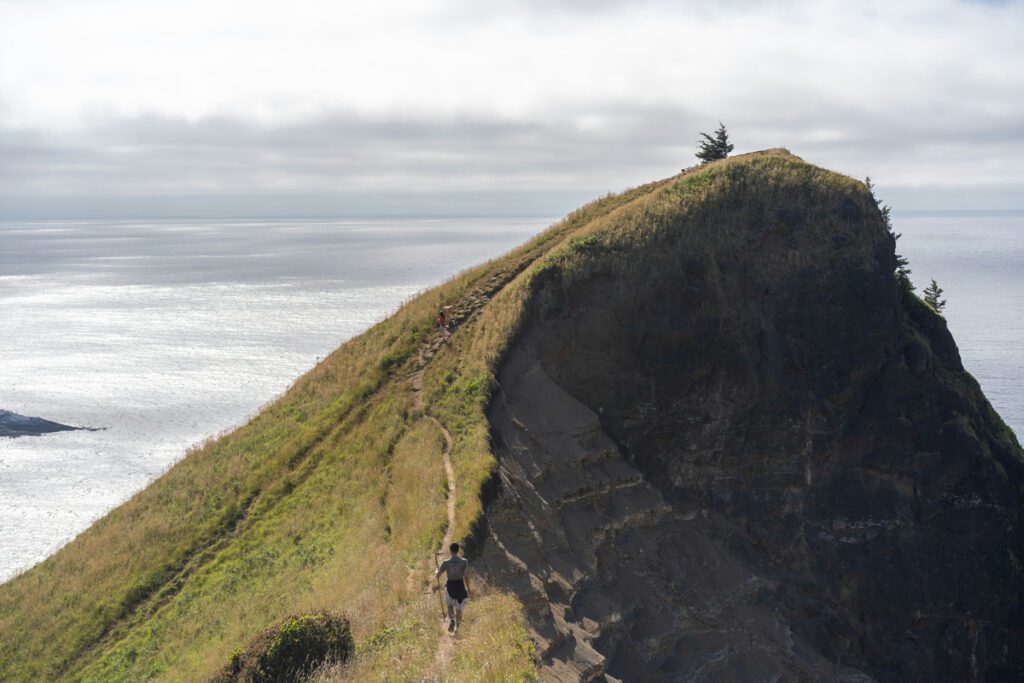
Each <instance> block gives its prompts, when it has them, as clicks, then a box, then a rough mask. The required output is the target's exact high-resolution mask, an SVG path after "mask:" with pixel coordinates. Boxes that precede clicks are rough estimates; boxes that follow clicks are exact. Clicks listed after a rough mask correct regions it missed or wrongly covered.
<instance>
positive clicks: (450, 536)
mask: <svg viewBox="0 0 1024 683" xmlns="http://www.w3.org/2000/svg"><path fill="white" fill-rule="evenodd" d="M527 263H528V261H524V262H521V263H519V264H517V265H516V266H515V267H512V268H508V269H503V270H499V271H497V272H495V273H493V274H492V275H491V276H490V277H489V278H487V279H486V280H485V281H484V282H483V283H481V284H480V285H478V286H476V287H474V288H473V289H472V290H470V291H469V292H468V293H467V294H466V296H465V297H463V298H462V299H460V300H459V301H458V302H457V303H455V304H452V305H450V306H446V307H445V313H446V315H447V318H448V329H447V332H442V331H440V330H438V331H437V332H436V333H434V334H432V335H431V336H430V338H429V339H428V340H427V341H426V342H425V343H424V344H423V346H422V347H421V348H420V350H419V353H418V354H417V356H416V359H415V361H414V362H413V366H412V372H411V373H410V375H409V384H410V386H411V388H412V391H413V392H414V393H415V396H416V402H415V405H416V408H417V410H419V411H421V412H423V414H424V416H425V417H426V418H427V419H428V420H430V421H431V422H432V423H433V424H434V425H435V426H436V427H437V428H438V430H439V431H440V432H441V434H442V436H444V448H443V449H442V452H441V457H442V458H443V459H444V471H445V477H446V478H447V480H448V496H447V526H446V528H445V532H444V538H443V539H442V541H441V550H440V554H441V555H442V556H444V554H445V552H446V551H447V548H448V546H449V545H451V543H452V542H453V540H454V535H455V504H456V500H457V496H458V491H457V489H456V484H455V469H454V467H453V466H452V461H451V457H450V453H451V449H452V443H453V438H452V434H451V432H449V431H448V429H447V428H446V427H445V426H444V424H442V423H441V421H440V420H438V419H437V418H436V417H434V416H433V415H430V414H429V413H428V412H427V407H426V401H425V400H424V397H423V374H424V372H425V371H426V368H427V365H428V364H429V363H430V361H431V359H433V357H434V356H436V355H437V354H438V353H439V352H440V351H441V350H442V349H443V348H444V347H445V346H446V345H447V344H448V343H450V341H451V338H452V336H453V335H454V334H456V333H457V332H458V330H459V329H460V328H461V327H462V326H463V325H464V324H465V323H466V322H468V321H469V320H470V319H471V318H472V317H473V316H474V315H475V314H476V313H478V312H479V311H480V310H481V309H482V308H483V307H484V306H485V305H487V302H488V301H490V299H491V297H492V296H493V295H494V294H495V293H496V292H498V291H499V290H501V288H502V287H504V286H505V285H507V284H508V283H509V282H510V281H511V280H512V278H514V277H515V276H516V275H518V274H519V273H520V272H521V271H522V269H523V268H524V267H525V266H526V264H527ZM436 558H437V556H436V555H435V557H433V558H431V560H433V561H436ZM433 561H428V562H427V563H426V566H427V572H428V576H429V578H428V583H427V585H428V586H429V588H428V590H427V592H426V599H428V600H430V601H432V602H433V601H437V605H436V607H435V609H442V608H441V603H440V600H439V599H438V598H437V597H435V596H434V592H435V590H434V589H435V587H437V588H438V590H441V589H440V586H439V584H438V583H437V582H436V581H435V580H434V578H433V576H432V574H433V572H434V568H435V567H436V565H435V564H434V562H433ZM443 625H446V620H445V619H444V612H443V610H442V628H443ZM457 642H458V639H457V638H456V637H450V636H448V635H447V634H445V635H443V636H442V637H441V638H440V640H439V642H438V647H437V654H436V656H435V659H434V669H433V676H432V680H435V681H441V680H444V672H445V671H446V670H447V668H448V665H449V663H450V662H451V660H452V656H453V655H454V652H455V648H456V646H457Z"/></svg>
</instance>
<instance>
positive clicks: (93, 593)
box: [0, 185, 657, 681]
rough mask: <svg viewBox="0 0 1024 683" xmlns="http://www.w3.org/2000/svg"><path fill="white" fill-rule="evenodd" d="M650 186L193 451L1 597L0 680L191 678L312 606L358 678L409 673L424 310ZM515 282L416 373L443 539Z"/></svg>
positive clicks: (428, 652) (472, 470)
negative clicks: (446, 471) (385, 667)
mask: <svg viewBox="0 0 1024 683" xmlns="http://www.w3.org/2000/svg"><path fill="white" fill-rule="evenodd" d="M656 187H657V185H651V186H646V187H644V188H638V189H636V190H633V191H630V192H627V193H624V194H622V195H614V196H609V197H606V198H604V199H601V200H598V201H596V202H594V203H592V204H590V205H587V206H586V207H584V208H583V209H581V210H579V211H577V212H575V213H574V214H571V215H570V216H569V217H568V218H567V219H566V220H564V221H562V222H561V223H559V224H556V225H555V226H553V227H552V228H551V229H549V230H548V231H547V232H545V233H543V234H542V235H541V236H539V237H537V238H535V239H534V240H531V241H530V242H529V243H527V244H526V245H524V246H523V247H520V248H519V249H517V250H515V251H513V252H511V253H510V254H509V255H507V256H506V257H504V258H502V259H497V260H495V261H493V262H490V263H487V264H484V265H482V266H480V267H478V268H476V269H473V270H471V271H468V272H466V273H464V274H462V275H460V276H458V277H457V278H455V279H453V280H452V281H450V282H448V283H445V284H444V285H442V286H440V287H438V288H436V289H434V290H431V291H429V292H426V293H424V294H422V295H420V296H419V297H417V298H415V299H413V300H412V301H410V302H408V303H407V304H406V305H404V306H403V307H402V308H401V309H399V310H398V311H397V312H396V313H395V314H394V315H393V316H391V317H390V318H389V319H387V320H385V321H384V322H382V323H380V324H378V325H376V326H375V327H373V328H372V329H370V330H369V331H367V332H366V333H364V334H363V335H361V336H359V337H357V338H355V339H353V340H351V341H350V342H348V343H346V344H345V345H343V346H342V347H341V348H339V349H338V350H337V351H335V352H334V353H333V354H332V355H331V356H329V357H328V358H327V359H325V360H324V361H323V362H321V363H320V364H318V365H317V366H316V367H315V368H314V369H312V370H311V371H309V372H308V373H306V374H305V375H304V376H303V377H301V378H300V379H299V380H298V381H297V382H296V383H295V384H294V385H293V387H292V388H291V389H290V390H289V391H288V392H287V393H286V394H285V395H284V396H282V397H281V398H280V399H278V400H277V401H275V402H274V403H272V404H271V405H269V406H268V407H267V408H266V409H264V410H263V411H262V412H261V413H260V414H259V415H257V416H256V417H255V418H254V419H253V420H251V421H250V422H249V423H248V424H246V425H245V426H243V427H241V428H239V429H237V430H235V431H234V432H232V433H230V434H227V435H224V436H222V437H220V438H218V439H216V440H213V441H211V442H210V443H207V444H205V445H203V446H202V447H200V448H197V449H195V450H193V451H192V452H190V453H189V454H188V456H187V457H186V458H184V459H183V460H182V461H181V462H179V463H178V464H177V465H175V466H174V467H173V468H171V469H170V470H169V471H168V472H167V473H166V474H165V475H164V476H162V477H160V478H159V479H158V480H157V481H155V482H154V483H152V484H151V485H150V486H149V487H147V488H146V489H145V490H143V491H142V492H140V493H139V494H137V495H136V496H134V497H133V498H132V499H131V500H129V501H128V502H127V503H125V504H124V505H122V506H120V507H118V508H117V509H115V510H114V511H112V512H111V513H110V514H108V515H107V516H106V517H104V518H103V519H101V520H100V521H98V522H97V523H96V524H94V525H93V526H92V527H90V528H89V529H88V530H87V531H85V532H83V533H82V534H81V535H80V536H79V537H78V538H76V539H75V540H74V541H73V542H72V543H70V544H68V545H67V546H65V547H64V548H62V549H61V550H60V551H58V552H57V553H56V554H55V555H53V556H52V557H50V558H48V559H47V560H45V561H44V562H42V563H41V564H40V565H38V566H36V567H35V568H33V569H32V570H30V571H28V572H26V573H25V574H23V575H21V576H18V577H16V578H14V579H12V580H11V581H9V582H8V583H6V584H4V585H3V586H0V679H2V680H5V681H6V680H14V681H17V680H41V679H56V678H67V679H73V680H138V679H148V678H168V679H197V678H203V677H205V676H208V675H210V674H211V673H212V672H213V671H215V670H216V669H217V668H219V667H220V666H221V665H222V664H223V663H224V662H225V661H227V659H228V658H229V657H230V654H231V652H232V651H233V650H236V649H238V648H240V647H242V646H243V645H244V643H245V642H246V640H247V639H248V638H249V637H251V636H252V635H253V634H255V633H257V632H259V631H260V630H261V629H263V628H265V627H266V626H268V625H269V624H271V623H273V622H274V621H276V620H278V619H280V618H281V617H283V616H284V615H286V614H289V613H294V612H296V611H300V610H307V609H314V608H326V609H340V610H344V611H346V612H348V613H349V614H350V615H351V617H352V622H353V630H354V634H355V636H356V639H357V642H359V643H361V645H360V656H361V657H363V660H365V661H368V662H371V666H370V669H371V670H372V669H375V668H376V667H374V666H372V662H373V661H375V659H374V656H375V655H374V653H378V654H379V653H380V652H382V651H388V652H391V651H392V650H394V651H399V650H402V651H404V652H405V654H404V655H403V658H399V660H398V661H403V662H404V663H405V664H404V665H403V666H405V665H407V666H406V669H407V671H406V675H408V674H410V673H411V672H414V671H422V672H426V671H428V670H429V668H430V667H431V666H432V664H433V661H432V653H433V650H434V649H435V646H436V637H437V634H436V632H435V631H436V628H435V624H434V622H433V617H430V620H429V621H424V619H425V614H424V613H423V612H424V608H423V601H422V600H421V599H420V598H421V591H422V582H417V581H415V580H410V575H411V574H413V573H415V572H417V571H418V568H417V567H416V565H415V562H416V558H417V557H418V556H422V554H423V553H424V552H425V551H427V550H429V549H430V548H431V547H434V546H436V544H437V543H438V542H439V540H440V537H441V534H442V531H443V528H444V524H445V516H444V509H443V496H444V488H443V487H444V483H443V482H444V480H443V474H442V473H441V471H440V469H439V464H440V456H439V448H440V444H439V441H438V436H437V435H436V434H434V435H431V434H430V433H429V430H428V429H427V428H426V427H425V426H424V421H423V420H422V419H421V418H420V415H419V412H418V411H417V409H416V408H415V405H414V402H413V399H412V395H411V392H410V391H409V387H408V382H406V381H405V372H406V370H405V369H406V368H407V366H408V363H409V359H410V358H411V356H412V355H413V354H414V353H415V352H416V351H417V350H418V349H419V348H420V346H421V344H422V343H423V340H424V339H427V338H429V335H430V334H431V328H432V321H433V317H434V315H435V314H436V311H437V309H438V308H439V307H440V306H442V305H445V304H448V303H451V302H455V301H458V300H460V298H461V297H463V296H465V295H466V293H467V292H468V291H469V290H470V289H471V288H472V287H474V286H475V285H476V284H478V283H479V282H481V281H483V280H484V279H486V278H487V277H489V276H491V275H493V274H494V273H499V272H505V273H508V274H509V275H510V276H512V275H515V274H516V273H518V272H520V271H522V270H523V269H524V268H526V267H527V266H529V265H530V264H532V263H535V262H536V261H537V259H538V258H540V257H541V256H543V255H544V254H545V253H547V252H548V251H549V250H550V249H552V248H553V247H555V246H556V245H557V244H559V243H560V242H561V240H562V239H563V238H564V237H565V236H566V235H567V234H570V233H572V232H573V231H575V230H577V229H578V228H580V227H581V226H583V225H586V224H587V223H589V222H591V221H592V220H595V219H596V218H598V217H600V216H602V215H604V214H606V213H608V212H609V211H612V210H614V209H615V208H617V207H618V206H621V205H623V204H626V203H629V202H633V201H635V200H637V199H638V198H641V197H643V196H645V195H646V194H648V193H650V192H651V191H653V190H654V189H655V188H656ZM527 279H528V278H527V277H525V276H524V275H520V276H519V278H518V279H516V280H514V281H513V282H512V284H511V285H509V286H508V287H505V288H504V289H502V290H501V291H500V292H498V293H497V294H496V295H495V296H494V298H493V300H492V302H491V303H490V304H489V305H488V306H487V307H486V308H485V309H484V310H483V312H482V313H481V314H480V315H478V316H476V318H474V319H473V320H472V321H471V322H470V323H468V324H467V325H466V328H465V329H464V330H461V331H460V333H459V334H458V335H456V336H455V337H454V338H453V343H452V345H451V348H450V349H449V350H448V351H447V352H445V353H443V354H440V355H439V356H438V357H437V358H435V359H434V361H433V362H432V363H431V364H430V365H429V366H428V368H427V372H426V374H425V378H424V393H425V396H426V397H427V400H426V405H427V406H428V410H429V411H430V412H431V413H432V414H434V415H436V416H437V417H438V418H439V419H441V420H442V422H444V423H445V424H446V425H447V426H448V427H449V429H450V431H451V432H452V434H453V436H454V439H455V442H454V444H453V448H452V453H451V455H452V459H453V462H454V465H455V469H456V478H457V480H458V485H459V490H460V491H461V492H462V494H461V495H460V497H459V498H458V507H457V519H458V529H457V536H462V535H464V534H465V533H466V532H467V531H468V530H469V529H470V527H471V526H472V524H473V521H474V520H475V518H476V516H478V515H479V514H480V511H481V505H480V499H479V488H480V484H481V483H482V482H483V481H484V480H485V479H486V478H487V477H488V476H489V475H490V472H491V469H492V467H493V463H494V460H493V456H492V455H491V453H490V450H489V447H488V443H487V437H488V435H487V425H486V420H485V419H484V416H483V410H484V405H485V403H486V400H487V397H488V395H489V391H490V387H491V384H492V383H493V381H494V380H493V373H492V370H493V366H494V363H495V362H496V360H497V359H498V358H499V356H500V353H501V351H502V349H503V348H504V345H505V344H507V342H508V339H509V338H510V336H511V335H512V334H513V333H514V330H515V329H516V326H517V325H518V320H519V315H520V313H521V310H522V306H523V303H524V301H525V299H526V296H527V291H528V287H527V286H526V281H527ZM482 602H484V603H485V604H487V603H490V605H489V607H486V608H485V605H481V609H480V610H479V611H480V612H481V613H484V612H486V613H487V614H488V615H489V616H490V617H491V618H492V619H493V618H494V617H495V615H500V616H503V617H505V618H503V619H500V620H499V621H501V623H502V624H503V626H502V628H504V629H509V628H512V629H513V630H515V628H516V627H515V625H516V624H521V619H518V618H517V617H516V611H517V608H516V606H515V605H514V601H511V600H510V598H508V597H507V596H501V595H492V596H486V597H484V598H483V599H482ZM495 628H497V625H496V626H495ZM481 635H482V634H481ZM523 638H524V636H523V633H519V634H518V635H516V636H515V637H514V638H511V640H510V642H512V643H514V642H515V641H518V642H519V643H520V645H514V644H513V645H511V646H510V647H512V649H511V650H507V651H496V652H494V653H493V656H494V657H495V658H496V659H495V661H496V662H498V661H504V662H506V663H509V662H511V664H508V666H509V667H510V668H508V669H507V670H508V671H510V672H512V671H520V670H522V671H526V670H528V669H529V657H528V652H527V649H528V648H526V647H525V646H523V645H522V643H523V642H525V641H524V640H523ZM403 648H404V650H403ZM391 654H394V653H393V652H392V653H391ZM389 656H390V655H389ZM477 656H479V653H477ZM357 659H359V658H357ZM388 661H390V662H391V664H390V665H389V666H392V665H394V662H395V660H394V659H393V658H392V659H389V660H388ZM460 661H462V660H460V659H459V658H456V660H455V661H454V662H453V666H457V665H458V662H460ZM484 664H486V662H483V663H481V662H475V663H472V664H470V665H467V666H478V665H479V666H482V665H484ZM496 666H497V665H496ZM502 666H504V665H502ZM494 670H496V671H497V670H504V669H494Z"/></svg>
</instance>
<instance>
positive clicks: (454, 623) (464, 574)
mask: <svg viewBox="0 0 1024 683" xmlns="http://www.w3.org/2000/svg"><path fill="white" fill-rule="evenodd" d="M448 550H450V551H451V553H452V556H451V557H449V558H448V559H447V560H445V561H444V562H442V563H441V566H440V567H438V568H437V571H436V572H434V578H437V577H438V576H441V572H444V573H445V574H447V575H448V585H447V587H446V588H445V595H444V602H445V605H447V606H448V633H455V632H456V631H458V630H459V624H460V623H462V608H463V607H465V606H466V601H467V600H469V583H468V582H467V579H468V578H469V560H467V559H466V558H464V557H459V544H458V543H452V544H451V545H450V546H449V547H448Z"/></svg>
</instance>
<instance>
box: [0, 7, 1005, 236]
mask: <svg viewBox="0 0 1024 683" xmlns="http://www.w3.org/2000/svg"><path fill="white" fill-rule="evenodd" d="M719 120H721V121H724V122H725V123H726V125H727V126H728V128H729V131H730V135H731V137H732V139H733V141H734V143H735V144H736V152H744V151H752V150H756V149H762V148H767V147H787V148H789V149H791V150H792V151H793V152H794V153H796V154H799V155H800V156H802V157H804V158H805V159H807V160H809V161H812V162H814V163H817V164H819V165H823V166H826V167H829V168H833V169H836V170H840V171H842V172H845V173H848V174H850V175H853V176H855V177H863V176H865V175H869V174H870V175H871V176H872V177H874V178H875V179H876V181H877V184H878V186H879V188H880V191H881V194H882V195H883V197H884V198H886V199H888V200H890V201H891V202H892V203H894V204H895V205H896V208H897V209H901V208H911V209H948V208H1001V209H1006V208H1018V209H1019V208H1024V3H1021V2H1012V1H1011V2H978V1H969V2H968V1H963V0H907V1H895V0H888V1H880V2H875V1H873V0H857V1H856V2H851V1H850V0H841V1H831V0H813V1H811V0H809V1H806V2H800V1H795V2H770V1H765V2H740V1H725V2H723V1H718V2H713V1H710V0H709V1H707V2H680V1H678V0H677V1H675V2H657V1H654V0H652V1H650V2H632V3H625V2H620V3H617V2H609V1H606V0H589V1H587V0H561V1H559V0H535V1H526V2H514V1H513V0H466V1H464V2H463V1H458V0H452V1H445V0H411V1H408V2H405V1H403V2H392V1H387V0H380V1H379V2H376V3H369V2H358V3H357V2H339V1H338V0H330V1H325V2H307V1H301V0H288V1H284V0H275V1H273V2H264V1H263V0H246V1H244V2H221V1H217V0H196V1H192V0H176V1H174V2H168V1H163V0H146V1H145V2H137V1H128V0H125V1H115V0H0V216H4V215H6V216H16V215H28V214H32V213H52V214H55V215H57V214H65V215H66V214H68V213H71V214H73V213H75V212H82V213H90V212H99V213H103V212H104V211H106V210H109V211H110V212H113V213H117V212H119V211H120V212H125V211H127V212H136V213H141V214H145V213H147V212H153V213H161V212H170V213H180V214H184V215H189V214H202V213H208V212H218V211H221V212H229V213H293V212H298V213H303V212H305V213H318V212H321V213H338V212H341V213H344V212H346V210H352V211H364V210H365V211H373V210H377V209H380V210H381V211H383V212H387V208H388V207H391V208H395V207H402V206H406V207H412V209H411V210H418V209H420V208H422V206H421V205H423V206H428V205H429V206H431V207H433V208H434V209H436V210H437V211H439V212H443V210H444V207H445V206H446V205H450V206H453V207H454V206H462V207H464V208H465V207H467V206H469V207H473V206H477V207H478V208H480V209H481V210H484V211H491V210H507V211H513V212H519V213H523V212H531V211H534V210H535V211H537V212H540V213H544V212H548V211H559V212H560V211H561V210H567V209H569V208H572V206H574V205H575V204H578V203H579V201H581V200H582V199H585V198H587V197H589V196H593V195H595V194H598V193H603V192H605V191H608V190H619V189H622V188H624V187H627V186H631V185H635V184H639V183H642V182H646V181H648V180H652V179H655V178H660V177H665V176H668V175H671V174H673V173H675V172H677V171H678V170H679V169H680V168H681V167H683V166H689V165H691V164H692V163H694V162H695V159H694V157H693V151H694V149H695V146H696V138H697V133H698V131H701V130H707V131H711V130H712V129H714V128H715V127H716V126H717V123H718V121H719ZM410 193H411V194H412V195H413V196H412V197H411V198H410ZM900 202H902V203H903V204H902V206H901V204H900Z"/></svg>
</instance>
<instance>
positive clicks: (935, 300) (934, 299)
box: [924, 278, 946, 313]
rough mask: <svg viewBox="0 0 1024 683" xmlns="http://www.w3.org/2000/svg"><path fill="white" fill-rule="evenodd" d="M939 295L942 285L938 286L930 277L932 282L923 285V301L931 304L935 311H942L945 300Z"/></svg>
mask: <svg viewBox="0 0 1024 683" xmlns="http://www.w3.org/2000/svg"><path fill="white" fill-rule="evenodd" d="M941 296H942V287H939V283H938V282H936V281H935V278H932V283H931V284H930V285H928V286H927V287H925V290H924V302H925V303H926V304H928V305H929V306H931V307H932V309H934V310H935V312H936V313H942V309H943V308H945V307H946V300H945V299H940V298H939V297H941Z"/></svg>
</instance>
